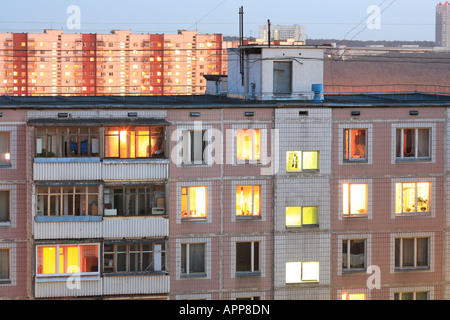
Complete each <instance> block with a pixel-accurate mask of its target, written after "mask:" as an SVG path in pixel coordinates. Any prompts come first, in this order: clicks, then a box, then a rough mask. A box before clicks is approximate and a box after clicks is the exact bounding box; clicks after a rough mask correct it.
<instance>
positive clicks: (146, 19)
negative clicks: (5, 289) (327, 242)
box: [0, 0, 439, 41]
mask: <svg viewBox="0 0 450 320" xmlns="http://www.w3.org/2000/svg"><path fill="white" fill-rule="evenodd" d="M437 3H439V1H434V0H340V1H332V0H322V1H306V0H277V1H256V0H209V1H206V0H190V1H153V0H128V1H111V0H90V1H87V0H78V1H76V0H26V1H25V0H22V1H21V0H17V1H8V2H7V3H4V4H3V8H2V9H3V10H2V13H3V19H2V21H0V32H30V33H40V32H43V30H44V29H62V30H64V32H66V33H109V32H110V30H112V29H118V30H131V31H132V32H133V33H176V32H177V30H179V29H185V30H197V31H198V32H199V33H221V34H223V35H224V36H237V35H238V34H239V29H238V28H239V15H238V12H239V7H240V6H243V7H244V35H245V36H246V37H250V36H253V37H258V26H259V25H263V24H267V20H268V19H270V21H271V23H272V24H300V25H304V26H306V35H307V38H309V39H339V40H387V41H395V40H399V41H434V40H435V6H436V4H437ZM71 5H76V6H78V7H79V9H80V16H79V18H80V19H79V21H80V28H79V29H70V28H68V26H67V20H68V19H69V18H70V17H71V16H72V14H71V13H67V9H68V7H69V6H71ZM371 6H378V7H379V9H380V12H381V14H380V19H379V21H378V22H379V24H378V25H375V23H377V21H375V20H370V23H369V27H368V26H367V23H366V22H367V21H368V18H369V16H371V15H375V14H376V13H375V12H374V13H368V12H367V9H368V8H369V7H371ZM372 26H375V28H373V27H372ZM378 26H379V28H377V27H378Z"/></svg>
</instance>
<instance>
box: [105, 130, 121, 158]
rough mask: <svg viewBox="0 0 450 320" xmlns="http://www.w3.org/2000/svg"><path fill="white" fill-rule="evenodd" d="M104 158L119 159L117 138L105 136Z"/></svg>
mask: <svg viewBox="0 0 450 320" xmlns="http://www.w3.org/2000/svg"><path fill="white" fill-rule="evenodd" d="M105 157H107V158H118V157H119V136H118V135H117V136H105Z"/></svg>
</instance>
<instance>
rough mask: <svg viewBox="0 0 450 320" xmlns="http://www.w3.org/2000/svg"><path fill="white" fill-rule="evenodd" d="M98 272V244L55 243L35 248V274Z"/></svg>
mask: <svg viewBox="0 0 450 320" xmlns="http://www.w3.org/2000/svg"><path fill="white" fill-rule="evenodd" d="M88 272H98V245H96V244H93V245H55V246H39V247H38V248H37V274H38V275H55V274H60V275H61V274H65V275H69V274H71V273H88Z"/></svg>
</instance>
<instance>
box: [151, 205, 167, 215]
mask: <svg viewBox="0 0 450 320" xmlns="http://www.w3.org/2000/svg"><path fill="white" fill-rule="evenodd" d="M165 213H166V210H165V209H164V208H162V207H155V208H152V214H155V215H156V214H165Z"/></svg>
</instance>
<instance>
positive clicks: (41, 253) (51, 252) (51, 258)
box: [38, 247, 56, 274]
mask: <svg viewBox="0 0 450 320" xmlns="http://www.w3.org/2000/svg"><path fill="white" fill-rule="evenodd" d="M55 273H56V247H38V274H55Z"/></svg>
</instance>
